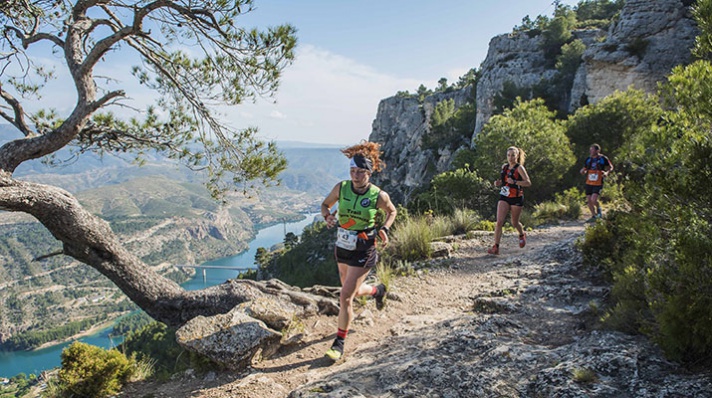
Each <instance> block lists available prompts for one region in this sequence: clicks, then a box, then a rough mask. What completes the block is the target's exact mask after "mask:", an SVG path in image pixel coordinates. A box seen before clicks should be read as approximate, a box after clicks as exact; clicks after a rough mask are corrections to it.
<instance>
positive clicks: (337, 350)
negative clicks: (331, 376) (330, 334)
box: [324, 339, 344, 361]
mask: <svg viewBox="0 0 712 398" xmlns="http://www.w3.org/2000/svg"><path fill="white" fill-rule="evenodd" d="M324 356H327V357H329V359H331V360H332V361H338V360H339V359H341V357H342V356H344V342H343V340H339V339H336V340H334V344H332V345H331V348H329V350H328V351H327V352H326V354H324Z"/></svg>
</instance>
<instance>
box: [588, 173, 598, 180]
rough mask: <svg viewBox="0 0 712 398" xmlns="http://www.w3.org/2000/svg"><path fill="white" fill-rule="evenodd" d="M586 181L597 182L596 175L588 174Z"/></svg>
mask: <svg viewBox="0 0 712 398" xmlns="http://www.w3.org/2000/svg"><path fill="white" fill-rule="evenodd" d="M588 180H589V181H598V173H589V174H588Z"/></svg>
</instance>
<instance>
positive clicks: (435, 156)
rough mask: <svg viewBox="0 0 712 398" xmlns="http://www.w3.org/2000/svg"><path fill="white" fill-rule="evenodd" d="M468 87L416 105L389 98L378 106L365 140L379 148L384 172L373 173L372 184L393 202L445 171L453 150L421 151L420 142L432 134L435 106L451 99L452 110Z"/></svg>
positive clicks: (412, 100)
mask: <svg viewBox="0 0 712 398" xmlns="http://www.w3.org/2000/svg"><path fill="white" fill-rule="evenodd" d="M471 94H472V92H471V88H469V87H467V88H464V89H461V90H456V91H453V92H449V93H437V94H434V95H431V96H428V97H426V98H425V100H424V101H423V103H422V104H421V103H419V102H418V100H417V99H416V98H407V97H398V96H394V97H390V98H386V99H384V100H381V102H380V103H379V104H378V113H377V115H376V119H375V120H374V121H373V130H372V131H371V135H370V136H369V141H374V142H378V143H380V144H381V145H382V147H381V150H382V151H383V160H384V161H385V162H386V169H385V170H383V171H382V172H380V173H376V174H374V177H373V181H374V183H375V184H376V185H378V186H380V187H381V188H383V189H384V190H385V191H386V192H388V193H389V194H390V195H391V199H392V200H394V202H395V203H403V202H407V201H408V199H409V198H410V196H411V194H412V193H413V190H414V189H416V188H418V187H420V186H421V185H423V184H424V183H428V182H430V180H431V179H432V178H433V177H434V176H435V175H436V174H438V173H441V172H443V171H445V170H447V169H448V167H449V166H450V164H451V163H452V158H453V151H451V150H449V149H425V148H423V139H424V138H425V137H426V136H427V135H428V134H431V133H432V130H431V128H430V123H431V118H432V115H433V111H434V110H435V106H436V105H437V104H438V103H439V102H441V101H445V100H449V99H452V100H453V101H454V102H455V108H459V107H461V106H462V105H464V104H465V103H467V101H468V99H469V98H470V95H471Z"/></svg>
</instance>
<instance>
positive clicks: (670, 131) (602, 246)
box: [582, 61, 712, 366]
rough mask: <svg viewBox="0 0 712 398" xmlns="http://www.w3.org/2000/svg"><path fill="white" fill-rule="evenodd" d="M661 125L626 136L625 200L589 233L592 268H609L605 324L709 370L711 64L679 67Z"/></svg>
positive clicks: (667, 89)
mask: <svg viewBox="0 0 712 398" xmlns="http://www.w3.org/2000/svg"><path fill="white" fill-rule="evenodd" d="M662 99H663V100H664V103H665V106H666V108H667V109H668V110H666V111H665V112H664V113H663V115H662V122H661V123H659V124H658V125H653V126H650V127H649V128H647V129H639V130H637V131H636V132H635V133H634V134H632V135H630V136H629V137H627V142H625V144H624V145H623V146H622V147H621V149H620V155H621V156H624V157H625V158H626V159H629V164H628V170H627V172H626V174H627V179H626V180H625V190H624V195H625V196H626V199H627V200H628V203H629V204H630V206H631V209H630V211H629V212H628V213H614V214H613V215H612V217H611V216H609V220H606V221H603V222H598V223H597V224H596V225H595V226H593V227H592V228H590V229H589V231H587V233H586V238H585V241H584V242H583V244H582V249H583V254H584V259H585V261H586V262H587V263H588V264H595V265H599V266H603V267H604V268H605V269H606V270H608V271H609V274H610V275H611V277H612V279H613V281H614V287H613V291H612V298H613V307H612V309H610V310H609V311H608V313H607V314H606V316H605V320H606V322H607V323H608V324H609V325H613V326H615V327H617V328H620V329H622V330H626V331H629V332H641V333H646V334H648V335H650V336H651V337H652V338H654V339H655V340H656V341H657V342H658V343H659V344H660V345H661V347H662V348H663V349H664V350H665V352H666V353H667V355H668V356H669V357H670V358H672V359H675V360H679V361H683V362H686V363H688V364H692V365H699V366H707V365H709V363H710V360H711V358H712V293H711V292H712V278H711V277H710V276H712V239H711V238H710V231H711V230H712V211H711V210H710V209H712V205H711V203H710V199H709V198H710V197H712V196H711V195H712V187H711V186H710V184H704V183H703V184H701V183H700V181H708V179H709V178H711V177H712V164H711V163H710V161H709V160H710V159H711V158H712V133H711V131H712V107H711V106H710V104H712V64H710V63H709V62H708V61H698V62H695V63H693V64H691V65H688V66H685V67H677V68H675V69H674V70H673V73H672V74H671V75H670V77H669V79H668V83H667V84H666V85H665V86H664V87H663V90H662Z"/></svg>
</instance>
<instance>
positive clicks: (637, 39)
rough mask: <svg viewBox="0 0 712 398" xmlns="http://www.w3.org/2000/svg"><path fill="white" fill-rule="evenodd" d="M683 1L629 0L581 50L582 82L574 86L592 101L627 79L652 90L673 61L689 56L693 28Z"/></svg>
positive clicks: (620, 87) (684, 60) (619, 87)
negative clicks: (600, 38)
mask: <svg viewBox="0 0 712 398" xmlns="http://www.w3.org/2000/svg"><path fill="white" fill-rule="evenodd" d="M683 3H690V2H689V1H685V2H683V1H681V0H656V1H648V0H628V1H627V2H626V4H625V7H624V8H623V10H621V14H620V19H619V20H618V22H617V23H616V24H614V25H613V26H611V28H610V30H609V32H608V36H607V38H606V40H605V41H603V42H601V43H594V44H593V45H591V46H588V48H587V49H586V51H585V52H584V55H583V59H584V64H583V67H582V71H581V72H580V74H581V75H584V76H585V79H579V83H581V82H582V81H583V80H585V86H584V87H580V86H575V88H574V90H579V91H581V90H582V89H583V93H584V94H585V95H586V96H587V97H588V100H589V101H590V102H592V103H595V102H597V101H599V100H601V99H602V98H604V97H606V96H607V95H609V94H611V93H613V92H614V91H616V90H625V89H626V88H628V86H630V85H633V86H635V87H636V88H638V89H642V90H646V91H654V90H655V89H656V87H657V83H658V82H660V81H663V80H664V79H665V76H666V75H668V74H669V72H670V70H671V69H672V68H673V67H674V66H676V65H679V64H686V63H689V62H690V60H691V54H690V49H691V48H692V46H693V45H694V42H695V37H696V36H697V34H698V31H697V27H696V24H695V22H694V20H693V19H692V15H691V12H690V8H689V7H688V6H687V5H686V4H683ZM572 100H575V98H573V96H572Z"/></svg>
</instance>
